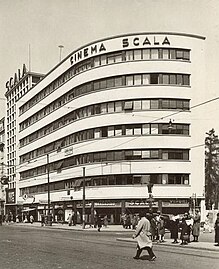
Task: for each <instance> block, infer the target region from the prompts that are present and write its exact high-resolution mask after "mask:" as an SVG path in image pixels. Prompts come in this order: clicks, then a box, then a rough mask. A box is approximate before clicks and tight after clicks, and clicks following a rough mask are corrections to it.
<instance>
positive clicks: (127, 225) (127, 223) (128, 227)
mask: <svg viewBox="0 0 219 269" xmlns="http://www.w3.org/2000/svg"><path fill="white" fill-rule="evenodd" d="M131 224H132V223H131V217H130V215H129V214H128V215H127V216H126V224H125V228H126V229H131Z"/></svg>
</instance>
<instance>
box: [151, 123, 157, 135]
mask: <svg viewBox="0 0 219 269" xmlns="http://www.w3.org/2000/svg"><path fill="white" fill-rule="evenodd" d="M151 134H158V124H151Z"/></svg>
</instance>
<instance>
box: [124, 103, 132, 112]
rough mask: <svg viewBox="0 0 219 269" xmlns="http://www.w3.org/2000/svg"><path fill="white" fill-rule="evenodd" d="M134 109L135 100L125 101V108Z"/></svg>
mask: <svg viewBox="0 0 219 269" xmlns="http://www.w3.org/2000/svg"><path fill="white" fill-rule="evenodd" d="M132 109H133V101H125V104H124V110H132Z"/></svg>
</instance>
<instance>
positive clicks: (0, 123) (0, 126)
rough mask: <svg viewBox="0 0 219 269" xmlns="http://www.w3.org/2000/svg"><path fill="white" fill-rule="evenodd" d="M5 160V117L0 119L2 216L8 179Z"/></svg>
mask: <svg viewBox="0 0 219 269" xmlns="http://www.w3.org/2000/svg"><path fill="white" fill-rule="evenodd" d="M5 160H6V158H5V117H3V118H2V119H0V166H1V168H0V169H1V172H0V215H1V214H3V213H4V203H5V186H4V184H3V183H4V178H5V177H6V168H5Z"/></svg>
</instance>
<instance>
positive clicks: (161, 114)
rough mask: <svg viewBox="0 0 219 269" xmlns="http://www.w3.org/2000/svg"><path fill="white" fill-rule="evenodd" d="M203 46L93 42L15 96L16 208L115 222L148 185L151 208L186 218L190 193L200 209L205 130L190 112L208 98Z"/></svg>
mask: <svg viewBox="0 0 219 269" xmlns="http://www.w3.org/2000/svg"><path fill="white" fill-rule="evenodd" d="M204 41H205V38H204V37H202V36H197V35H192V34H182V33H168V32H163V33H160V32H157V33H156V32H154V33H135V34H128V35H123V36H122V35H121V36H115V37H110V38H106V39H103V40H98V41H95V42H92V43H90V44H87V45H85V46H83V47H81V48H79V49H77V50H75V51H73V52H72V53H71V54H70V55H69V56H67V57H66V58H65V59H64V60H63V61H62V62H61V63H59V64H58V65H57V66H55V67H54V68H53V69H52V70H51V71H50V72H49V73H48V74H47V75H46V76H45V77H44V78H43V79H41V81H40V82H39V83H37V85H36V86H35V87H34V88H33V89H32V90H30V91H27V92H26V93H25V94H24V95H23V96H22V97H20V99H19V102H17V110H16V113H17V117H18V122H17V130H18V136H17V137H16V139H15V140H14V143H16V145H19V156H18V157H19V162H18V169H17V172H18V174H17V178H18V181H17V183H18V185H17V188H16V190H17V193H16V201H17V204H18V205H20V206H21V208H22V211H23V212H29V211H31V213H32V214H34V215H35V218H36V219H39V216H40V214H41V213H46V214H47V213H48V211H50V210H51V212H52V215H53V217H54V219H55V220H57V221H58V220H62V219H66V217H67V216H68V214H69V213H70V212H72V210H73V211H74V212H75V213H76V214H77V217H78V219H79V218H80V216H81V214H82V207H83V202H84V201H85V208H86V212H85V213H86V221H92V220H93V218H94V215H95V213H96V212H98V214H101V215H107V216H108V218H109V220H110V221H111V223H120V220H121V214H122V213H124V212H127V213H131V214H133V213H137V212H139V210H140V208H146V210H148V208H149V203H148V197H149V193H148V188H147V186H148V185H149V184H150V185H152V184H153V189H152V196H153V199H154V201H153V205H152V206H153V210H154V211H156V210H158V209H159V210H162V212H163V213H164V214H173V213H184V212H185V211H188V210H189V201H190V197H194V195H195V199H196V200H195V202H196V206H197V207H199V208H200V209H201V210H202V209H203V208H204V146H203V144H204V137H205V131H204V130H203V127H202V126H200V124H199V122H198V121H197V118H198V107H195V106H196V105H197V104H200V103H201V102H202V101H203V100H205V97H206V96H205V94H204V92H205V60H204ZM6 96H9V94H7V95H6ZM8 109H9V107H8ZM8 117H10V115H7V119H8ZM7 126H8V124H7ZM10 131H11V128H8V129H7V132H10ZM10 138H11V136H10ZM15 141H16V142H15ZM8 147H9V148H10V144H8V146H7V149H8ZM11 153H12V152H11V151H10V149H8V154H11ZM11 160H13V158H12V157H11V158H9V165H10V161H11ZM13 164H15V163H13ZM12 172H14V171H11V173H9V175H10V178H13V175H14V174H13V173H12ZM11 182H13V180H12V181H11ZM83 183H84V184H85V193H84V195H83ZM11 184H12V183H11Z"/></svg>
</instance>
